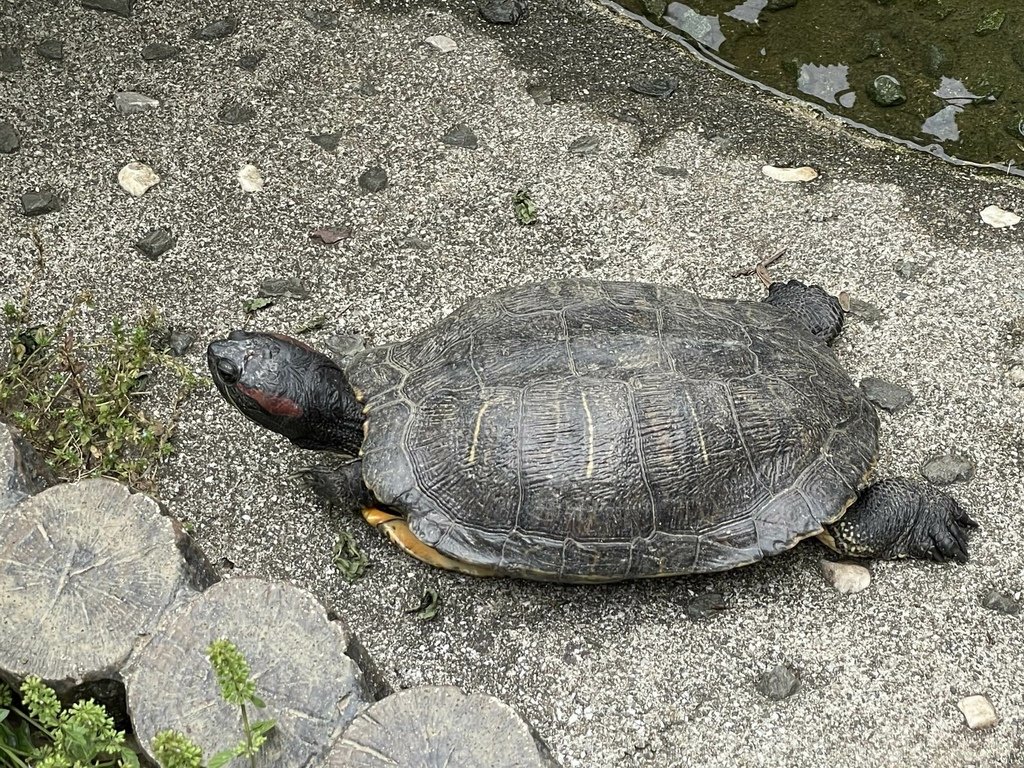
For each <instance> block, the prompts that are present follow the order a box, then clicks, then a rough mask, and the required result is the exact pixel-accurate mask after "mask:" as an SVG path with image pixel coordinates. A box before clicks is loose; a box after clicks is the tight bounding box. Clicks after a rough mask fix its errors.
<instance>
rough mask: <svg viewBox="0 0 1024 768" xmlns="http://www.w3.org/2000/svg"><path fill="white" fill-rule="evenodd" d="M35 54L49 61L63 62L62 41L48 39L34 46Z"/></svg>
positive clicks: (54, 38)
mask: <svg viewBox="0 0 1024 768" xmlns="http://www.w3.org/2000/svg"><path fill="white" fill-rule="evenodd" d="M36 53H38V54H39V55H40V56H42V57H43V58H44V59H49V60H50V61H63V60H64V41H63V40H60V39H58V38H56V37H48V38H47V39H46V40H43V42H41V43H39V45H37V46H36Z"/></svg>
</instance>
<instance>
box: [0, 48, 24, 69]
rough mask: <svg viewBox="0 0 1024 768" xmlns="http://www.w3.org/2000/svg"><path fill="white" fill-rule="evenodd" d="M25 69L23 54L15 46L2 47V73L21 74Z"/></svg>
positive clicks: (0, 58) (0, 67)
mask: <svg viewBox="0 0 1024 768" xmlns="http://www.w3.org/2000/svg"><path fill="white" fill-rule="evenodd" d="M23 68H24V64H23V63H22V61H21V52H20V51H19V50H18V49H17V48H15V47H14V46H13V45H0V72H20V71H21V70H22V69H23Z"/></svg>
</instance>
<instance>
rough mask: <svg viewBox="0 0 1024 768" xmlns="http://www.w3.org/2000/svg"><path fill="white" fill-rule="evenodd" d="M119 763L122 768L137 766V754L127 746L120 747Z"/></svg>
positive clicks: (137, 767) (134, 767)
mask: <svg viewBox="0 0 1024 768" xmlns="http://www.w3.org/2000/svg"><path fill="white" fill-rule="evenodd" d="M120 755H121V765H122V766H123V768H139V756H138V755H137V754H135V752H134V751H132V750H131V749H129V748H128V747H121V752H120Z"/></svg>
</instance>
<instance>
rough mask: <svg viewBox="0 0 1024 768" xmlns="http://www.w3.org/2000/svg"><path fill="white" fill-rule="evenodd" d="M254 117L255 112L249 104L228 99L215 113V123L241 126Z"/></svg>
mask: <svg viewBox="0 0 1024 768" xmlns="http://www.w3.org/2000/svg"><path fill="white" fill-rule="evenodd" d="M254 117H256V110H255V108H254V107H252V106H251V105H249V104H242V103H241V102H239V101H234V100H232V99H229V100H228V101H225V102H224V104H222V105H221V108H220V111H219V112H217V121H218V122H220V123H223V124H224V125H242V124H243V123H248V122H249V121H250V120H252V119H253V118H254Z"/></svg>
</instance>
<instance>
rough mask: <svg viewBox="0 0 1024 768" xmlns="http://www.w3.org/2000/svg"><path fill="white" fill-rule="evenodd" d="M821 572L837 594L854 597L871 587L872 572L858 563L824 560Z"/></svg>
mask: <svg viewBox="0 0 1024 768" xmlns="http://www.w3.org/2000/svg"><path fill="white" fill-rule="evenodd" d="M820 565H821V572H822V574H824V576H825V578H826V579H827V580H828V583H829V584H831V585H832V586H833V587H835V589H836V591H837V592H841V593H843V594H844V595H853V594H856V593H857V592H863V591H864V590H865V589H867V588H868V587H869V586H871V571H869V570H868V569H867V568H865V567H864V566H863V565H858V564H857V563H846V562H842V563H834V562H832V561H831V560H822V561H821V563H820Z"/></svg>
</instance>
